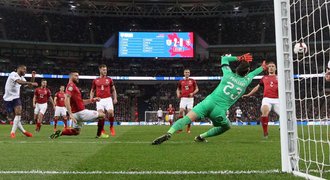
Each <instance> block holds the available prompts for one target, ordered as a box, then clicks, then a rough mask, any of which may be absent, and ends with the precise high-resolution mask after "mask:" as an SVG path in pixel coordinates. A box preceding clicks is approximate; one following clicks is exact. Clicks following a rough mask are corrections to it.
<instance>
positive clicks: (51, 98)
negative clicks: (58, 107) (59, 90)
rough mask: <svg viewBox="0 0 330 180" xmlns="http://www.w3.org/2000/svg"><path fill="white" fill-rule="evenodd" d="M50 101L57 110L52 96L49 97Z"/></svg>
mask: <svg viewBox="0 0 330 180" xmlns="http://www.w3.org/2000/svg"><path fill="white" fill-rule="evenodd" d="M49 101H50V103H52V105H53V108H54V109H55V102H54V99H53V97H52V96H49Z"/></svg>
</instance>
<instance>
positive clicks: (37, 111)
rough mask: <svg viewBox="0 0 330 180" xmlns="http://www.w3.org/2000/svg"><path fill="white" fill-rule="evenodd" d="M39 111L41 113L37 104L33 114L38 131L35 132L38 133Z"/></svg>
mask: <svg viewBox="0 0 330 180" xmlns="http://www.w3.org/2000/svg"><path fill="white" fill-rule="evenodd" d="M39 111H40V109H39V106H38V104H37V103H36V107H35V108H34V113H33V119H34V122H36V129H35V131H38V127H39V126H38V121H39V120H38V117H39V116H38V114H39Z"/></svg>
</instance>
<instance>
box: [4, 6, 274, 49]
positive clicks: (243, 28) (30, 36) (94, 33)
mask: <svg viewBox="0 0 330 180" xmlns="http://www.w3.org/2000/svg"><path fill="white" fill-rule="evenodd" d="M0 17H1V20H0V23H2V24H3V25H4V26H3V27H4V28H5V29H4V31H3V32H5V33H6V35H5V36H3V35H1V33H0V39H4V38H6V39H9V40H23V41H40V42H62V43H83V44H103V43H105V42H106V41H107V40H108V39H109V38H110V37H111V36H112V35H113V34H115V33H117V32H118V31H150V30H152V31H155V30H159V31H193V32H195V33H197V34H199V35H200V36H201V37H202V38H203V39H205V40H206V42H208V43H209V44H211V45H212V44H213V45H214V44H260V43H274V42H275V28H274V18H273V16H272V15H266V16H265V15H253V16H246V17H236V16H233V17H224V18H220V19H219V18H218V17H205V18H184V17H182V18H122V17H83V16H77V15H59V14H51V13H41V12H38V13H36V12H32V11H20V10H13V9H5V8H1V9H0ZM173 27H174V29H173ZM247 32H249V33H247ZM237 34H240V36H237Z"/></svg>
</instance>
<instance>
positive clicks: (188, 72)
mask: <svg viewBox="0 0 330 180" xmlns="http://www.w3.org/2000/svg"><path fill="white" fill-rule="evenodd" d="M183 75H184V77H185V78H189V76H190V69H184V71H183Z"/></svg>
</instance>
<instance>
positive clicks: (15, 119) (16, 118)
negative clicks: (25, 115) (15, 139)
mask: <svg viewBox="0 0 330 180" xmlns="http://www.w3.org/2000/svg"><path fill="white" fill-rule="evenodd" d="M20 121H21V116H15V118H14V122H13V127H12V128H11V133H15V132H16V129H17V125H18V122H20Z"/></svg>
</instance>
